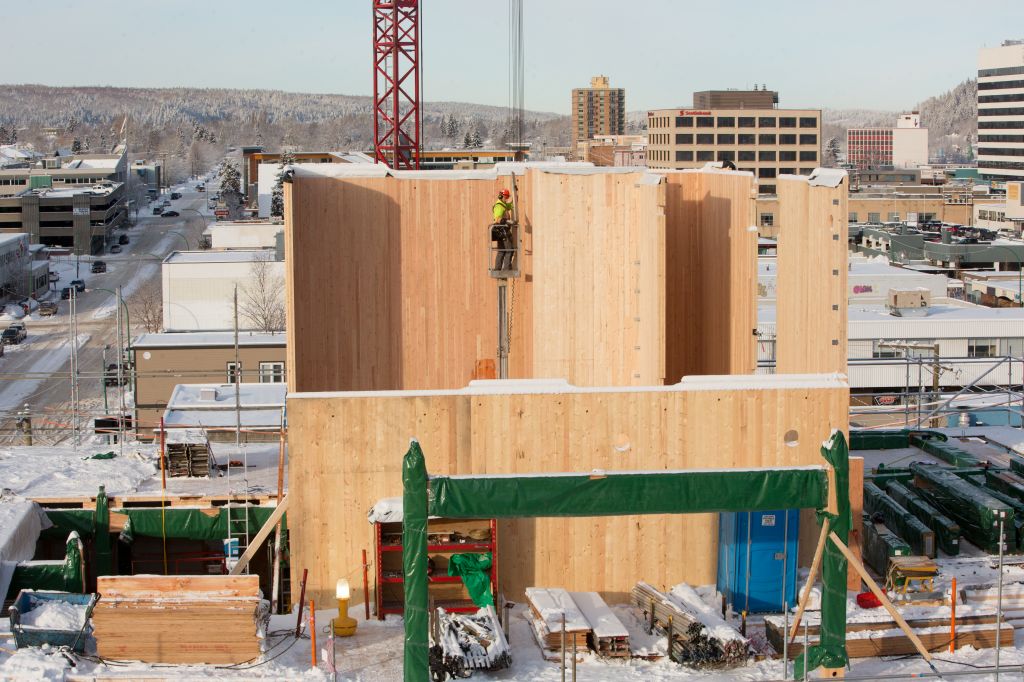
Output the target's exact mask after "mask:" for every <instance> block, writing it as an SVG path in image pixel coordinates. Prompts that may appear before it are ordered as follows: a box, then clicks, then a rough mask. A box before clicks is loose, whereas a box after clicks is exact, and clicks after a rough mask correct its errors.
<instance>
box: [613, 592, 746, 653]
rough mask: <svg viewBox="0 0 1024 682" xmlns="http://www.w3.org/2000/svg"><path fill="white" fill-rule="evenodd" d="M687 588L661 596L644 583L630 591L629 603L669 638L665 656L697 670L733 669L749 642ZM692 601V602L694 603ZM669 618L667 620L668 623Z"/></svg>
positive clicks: (651, 625) (652, 627)
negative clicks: (700, 668) (695, 667)
mask: <svg viewBox="0 0 1024 682" xmlns="http://www.w3.org/2000/svg"><path fill="white" fill-rule="evenodd" d="M691 592H693V591H692V589H690V588H689V586H686V585H677V586H676V587H675V588H673V589H672V592H670V593H669V594H665V593H663V592H660V591H658V590H657V589H655V588H654V587H651V586H650V585H648V584H647V583H645V582H639V583H637V584H636V587H634V588H633V590H632V592H631V593H630V594H631V600H632V602H633V604H634V605H635V606H636V607H637V608H639V609H640V610H641V611H643V613H644V616H645V617H646V618H647V619H648V622H649V623H650V627H651V629H653V630H657V631H659V632H662V633H664V634H665V635H666V636H668V638H669V657H670V658H671V659H672V660H673V661H675V662H676V663H685V664H688V665H695V666H699V667H706V668H710V667H734V666H738V665H742V664H743V663H745V662H746V660H747V658H748V657H749V655H750V643H749V642H748V641H747V639H746V638H745V637H743V635H741V634H740V633H739V632H738V631H736V629H735V628H733V627H732V626H731V625H729V624H728V623H726V622H725V621H724V620H722V619H721V618H719V617H718V615H717V614H715V613H714V612H712V611H711V609H710V608H708V607H707V606H706V605H702V604H699V602H700V597H699V596H697V595H696V593H693V594H692V596H691V595H690V594H689V593H691ZM694 600H696V601H694ZM670 619H671V620H670Z"/></svg>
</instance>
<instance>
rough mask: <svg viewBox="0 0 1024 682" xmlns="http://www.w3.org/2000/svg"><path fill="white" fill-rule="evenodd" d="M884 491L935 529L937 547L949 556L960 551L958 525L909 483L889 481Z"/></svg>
mask: <svg viewBox="0 0 1024 682" xmlns="http://www.w3.org/2000/svg"><path fill="white" fill-rule="evenodd" d="M885 492H886V493H887V494H888V495H889V497H891V498H892V499H894V500H895V501H896V502H898V503H899V504H900V505H901V506H902V507H904V508H905V509H906V510H907V511H909V512H910V513H911V514H913V515H914V516H916V517H917V518H918V519H920V520H921V522H922V523H924V524H925V525H926V526H928V527H929V528H931V529H932V530H933V531H935V540H936V542H938V545H939V549H941V550H942V551H943V552H945V553H946V554H948V555H950V556H956V555H957V554H959V553H960V526H958V525H957V523H956V521H954V520H953V519H951V518H949V517H948V516H946V515H945V514H943V513H942V512H940V511H939V510H938V509H936V508H935V507H933V506H932V505H930V504H929V503H928V502H926V501H925V500H924V499H922V498H921V496H920V495H918V493H917V490H916V489H915V488H912V487H911V486H910V485H904V484H902V483H900V482H898V481H889V483H887V484H886V486H885Z"/></svg>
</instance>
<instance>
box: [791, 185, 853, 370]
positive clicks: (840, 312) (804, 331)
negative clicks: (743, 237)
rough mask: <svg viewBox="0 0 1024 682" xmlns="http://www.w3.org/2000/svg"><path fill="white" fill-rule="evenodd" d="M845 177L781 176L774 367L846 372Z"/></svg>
mask: <svg viewBox="0 0 1024 682" xmlns="http://www.w3.org/2000/svg"><path fill="white" fill-rule="evenodd" d="M847 186H848V182H847V179H846V178H845V177H844V178H843V180H842V182H841V183H840V184H839V186H838V187H825V186H812V185H811V184H810V183H809V182H808V179H807V178H806V177H803V176H793V175H784V176H782V177H780V178H779V179H778V184H777V187H778V192H779V213H780V220H779V223H780V225H781V227H780V231H779V252H778V295H777V300H778V302H777V303H776V315H777V324H776V344H775V354H776V370H775V371H776V372H779V373H781V374H794V373H796V374H799V373H803V372H843V373H845V372H846V343H847V333H846V318H847V303H846V276H847V255H846V251H847V245H846V243H847V238H846V218H847V211H846V206H847Z"/></svg>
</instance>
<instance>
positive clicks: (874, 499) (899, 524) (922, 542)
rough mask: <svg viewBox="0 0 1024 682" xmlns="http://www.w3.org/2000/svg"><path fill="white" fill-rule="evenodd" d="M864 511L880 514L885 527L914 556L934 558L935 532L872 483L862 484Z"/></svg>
mask: <svg viewBox="0 0 1024 682" xmlns="http://www.w3.org/2000/svg"><path fill="white" fill-rule="evenodd" d="M864 510H865V511H866V512H868V513H869V514H880V515H881V516H882V518H883V519H885V525H886V526H887V527H888V528H889V529H890V530H892V531H893V532H895V533H896V534H897V535H899V536H900V538H902V539H903V540H905V541H906V542H907V543H908V544H909V545H910V548H911V550H913V552H914V553H915V554H918V555H922V556H927V557H930V558H932V559H934V558H935V551H936V546H935V531H933V530H932V529H931V528H929V527H928V526H926V525H925V524H924V523H923V522H922V521H921V520H920V519H918V518H917V517H916V516H914V515H913V514H911V513H910V512H909V511H908V510H906V509H904V508H903V507H902V506H901V505H900V504H899V503H897V502H896V500H894V499H892V498H891V497H889V496H888V495H886V494H885V492H883V491H882V489H881V488H879V487H878V486H877V485H875V484H874V483H870V482H869V483H865V484H864Z"/></svg>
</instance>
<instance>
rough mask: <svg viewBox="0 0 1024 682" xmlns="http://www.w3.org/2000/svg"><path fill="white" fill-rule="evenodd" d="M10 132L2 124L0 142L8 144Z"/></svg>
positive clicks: (0, 126)
mask: <svg viewBox="0 0 1024 682" xmlns="http://www.w3.org/2000/svg"><path fill="white" fill-rule="evenodd" d="M9 134H10V133H8V132H7V128H6V127H5V126H3V125H2V124H0V144H7V136H8V135H9Z"/></svg>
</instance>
